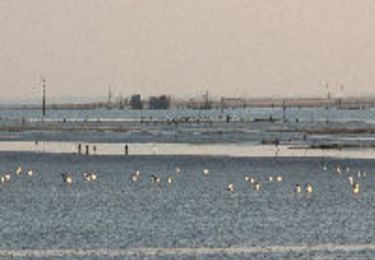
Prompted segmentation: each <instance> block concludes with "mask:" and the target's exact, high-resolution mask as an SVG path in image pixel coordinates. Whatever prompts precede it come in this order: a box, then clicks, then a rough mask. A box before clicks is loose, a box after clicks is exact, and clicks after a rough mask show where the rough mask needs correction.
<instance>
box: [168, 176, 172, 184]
mask: <svg viewBox="0 0 375 260" xmlns="http://www.w3.org/2000/svg"><path fill="white" fill-rule="evenodd" d="M167 182H168V184H172V182H173V177H172V176H168V177H167Z"/></svg>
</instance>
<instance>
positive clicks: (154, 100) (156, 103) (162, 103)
mask: <svg viewBox="0 0 375 260" xmlns="http://www.w3.org/2000/svg"><path fill="white" fill-rule="evenodd" d="M170 105H171V98H170V97H167V96H166V95H162V96H160V97H150V100H149V102H148V108H149V109H169V107H170Z"/></svg>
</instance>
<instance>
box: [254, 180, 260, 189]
mask: <svg viewBox="0 0 375 260" xmlns="http://www.w3.org/2000/svg"><path fill="white" fill-rule="evenodd" d="M254 189H255V191H260V183H259V182H255V183H254Z"/></svg>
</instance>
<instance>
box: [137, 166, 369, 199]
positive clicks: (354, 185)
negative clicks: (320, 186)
mask: <svg viewBox="0 0 375 260" xmlns="http://www.w3.org/2000/svg"><path fill="white" fill-rule="evenodd" d="M334 169H335V173H336V174H337V175H344V173H346V174H347V175H348V176H347V180H348V182H349V184H350V187H351V189H352V193H353V194H358V193H359V192H360V185H359V182H358V179H359V178H361V177H366V175H367V173H366V171H357V172H356V174H353V171H352V170H351V168H350V167H346V168H342V167H340V166H336V167H335V168H334ZM328 170H329V169H328V166H327V165H324V166H323V171H328ZM180 172H181V169H180V168H179V167H176V174H179V173H180ZM202 174H203V175H204V176H209V175H210V171H209V169H207V168H206V169H203V171H202ZM140 178H141V173H140V171H139V170H136V171H135V172H134V173H133V174H131V176H130V179H131V181H132V182H138V181H139V180H140ZM166 181H167V183H168V184H172V183H173V176H171V175H169V176H167V178H166ZM283 181H284V179H283V177H282V176H280V175H279V176H276V177H274V176H269V177H268V178H267V179H266V182H278V183H281V182H283ZM151 182H152V183H155V184H158V183H160V182H161V176H159V175H152V176H151ZM245 182H246V183H248V184H249V185H250V186H252V187H253V189H254V190H255V191H260V190H261V182H260V181H258V180H257V179H256V178H255V177H251V176H246V177H245ZM227 191H229V192H231V193H234V192H235V185H234V184H233V183H229V184H228V186H227ZM313 191H314V188H313V185H312V184H311V183H306V184H305V185H301V184H296V185H295V186H294V192H295V193H302V192H305V193H306V194H311V193H313Z"/></svg>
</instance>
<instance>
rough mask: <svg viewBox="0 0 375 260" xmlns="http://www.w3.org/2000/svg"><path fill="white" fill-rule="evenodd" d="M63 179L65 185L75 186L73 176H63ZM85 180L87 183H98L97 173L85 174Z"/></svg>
mask: <svg viewBox="0 0 375 260" xmlns="http://www.w3.org/2000/svg"><path fill="white" fill-rule="evenodd" d="M61 177H62V179H63V181H64V183H65V184H67V185H72V184H73V175H71V174H65V173H63V174H61ZM83 178H84V180H85V181H86V182H93V181H96V178H97V177H96V173H95V172H84V173H83Z"/></svg>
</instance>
